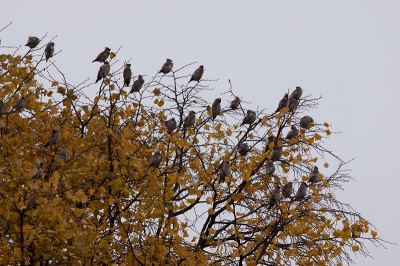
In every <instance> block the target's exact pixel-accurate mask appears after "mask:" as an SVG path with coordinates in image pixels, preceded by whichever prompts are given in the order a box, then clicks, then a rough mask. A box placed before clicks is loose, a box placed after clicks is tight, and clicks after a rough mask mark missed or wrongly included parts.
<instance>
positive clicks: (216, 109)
mask: <svg viewBox="0 0 400 266" xmlns="http://www.w3.org/2000/svg"><path fill="white" fill-rule="evenodd" d="M211 111H212V120H213V121H214V119H215V118H216V117H217V115H219V114H220V113H221V98H217V99H215V100H214V102H213V104H212V107H211Z"/></svg>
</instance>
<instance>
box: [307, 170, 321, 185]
mask: <svg viewBox="0 0 400 266" xmlns="http://www.w3.org/2000/svg"><path fill="white" fill-rule="evenodd" d="M318 179H319V171H318V167H317V166H314V169H313V170H312V171H311V173H310V176H309V177H308V182H310V183H316V182H317V181H318Z"/></svg>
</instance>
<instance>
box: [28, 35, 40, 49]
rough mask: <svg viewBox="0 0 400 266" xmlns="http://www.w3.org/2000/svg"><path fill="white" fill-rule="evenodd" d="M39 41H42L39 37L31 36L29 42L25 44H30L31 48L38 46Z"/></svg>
mask: <svg viewBox="0 0 400 266" xmlns="http://www.w3.org/2000/svg"><path fill="white" fill-rule="evenodd" d="M39 43H40V40H39V38H37V37H32V36H29V38H28V42H27V43H26V44H25V46H29V48H31V49H33V48H35V47H36V46H38V44H39Z"/></svg>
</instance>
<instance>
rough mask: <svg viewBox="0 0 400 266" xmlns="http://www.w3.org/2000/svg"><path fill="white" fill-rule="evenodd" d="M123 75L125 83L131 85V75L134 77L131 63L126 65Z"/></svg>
mask: <svg viewBox="0 0 400 266" xmlns="http://www.w3.org/2000/svg"><path fill="white" fill-rule="evenodd" d="M123 77H124V85H125V86H129V83H131V77H132V70H131V64H126V65H125V68H124V74H123Z"/></svg>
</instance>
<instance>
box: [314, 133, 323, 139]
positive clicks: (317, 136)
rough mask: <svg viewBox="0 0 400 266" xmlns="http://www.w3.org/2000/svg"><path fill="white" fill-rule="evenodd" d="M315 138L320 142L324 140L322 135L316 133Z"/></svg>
mask: <svg viewBox="0 0 400 266" xmlns="http://www.w3.org/2000/svg"><path fill="white" fill-rule="evenodd" d="M314 137H315V139H316V140H320V139H321V138H322V137H321V135H319V134H318V133H315V135H314Z"/></svg>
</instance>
